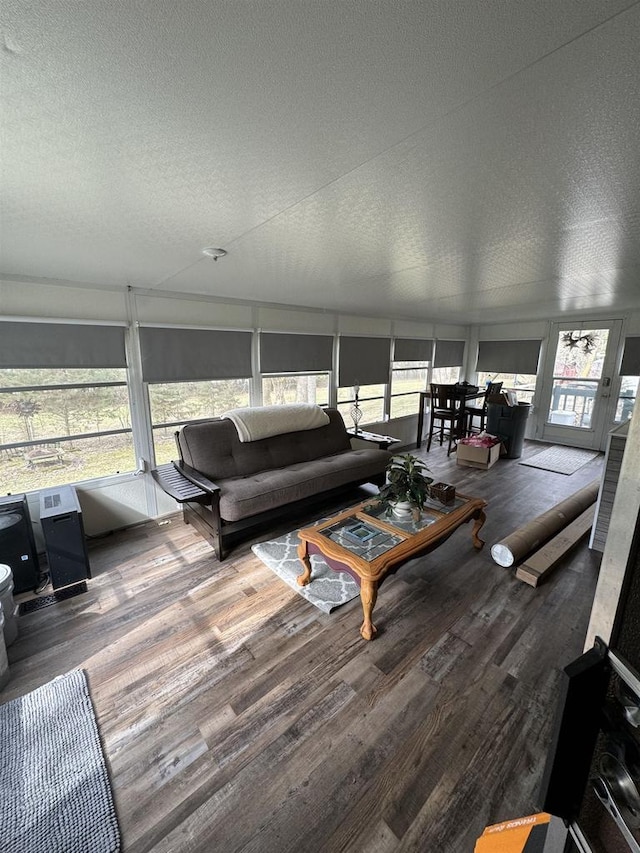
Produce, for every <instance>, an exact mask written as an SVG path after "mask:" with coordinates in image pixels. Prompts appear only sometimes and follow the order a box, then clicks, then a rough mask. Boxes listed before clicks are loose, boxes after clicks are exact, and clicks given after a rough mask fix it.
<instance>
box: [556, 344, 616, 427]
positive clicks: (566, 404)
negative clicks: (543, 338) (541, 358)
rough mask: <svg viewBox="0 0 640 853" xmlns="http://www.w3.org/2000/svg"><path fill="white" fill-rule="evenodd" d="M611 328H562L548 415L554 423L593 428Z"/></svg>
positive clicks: (557, 348)
mask: <svg viewBox="0 0 640 853" xmlns="http://www.w3.org/2000/svg"><path fill="white" fill-rule="evenodd" d="M608 340H609V330H608V329H588V330H584V329H579V330H570V331H569V330H568V331H560V332H559V333H558V341H557V344H556V353H555V359H554V364H553V390H552V392H551V402H550V404H549V412H548V415H547V419H548V422H549V423H551V424H561V425H562V426H570V427H577V428H579V429H590V428H591V416H592V412H593V406H594V402H595V398H596V393H597V390H598V385H599V384H600V379H601V377H602V369H603V366H604V358H605V353H606V350H607V342H608Z"/></svg>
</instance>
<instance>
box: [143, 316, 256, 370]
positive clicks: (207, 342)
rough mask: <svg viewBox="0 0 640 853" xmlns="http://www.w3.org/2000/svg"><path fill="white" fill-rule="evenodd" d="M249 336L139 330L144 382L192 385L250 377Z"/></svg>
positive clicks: (248, 333) (191, 331)
mask: <svg viewBox="0 0 640 853" xmlns="http://www.w3.org/2000/svg"><path fill="white" fill-rule="evenodd" d="M251 335H252V333H251V332H232V331H217V330H208V329H156V328H144V327H143V328H141V329H140V350H141V353H142V378H143V379H144V381H145V382H189V381H191V382H194V381H204V380H207V379H246V378H248V377H250V376H251Z"/></svg>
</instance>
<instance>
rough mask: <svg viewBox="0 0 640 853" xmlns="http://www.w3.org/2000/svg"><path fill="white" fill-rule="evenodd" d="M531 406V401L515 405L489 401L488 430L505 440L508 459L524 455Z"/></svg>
mask: <svg viewBox="0 0 640 853" xmlns="http://www.w3.org/2000/svg"><path fill="white" fill-rule="evenodd" d="M530 408H531V403H518V404H517V405H515V406H503V405H501V404H500V403H489V404H488V406H487V432H488V433H489V434H490V435H495V436H497V437H498V438H499V439H500V440H501V441H502V442H503V444H504V445H505V447H506V449H507V453H506V458H507V459H519V458H520V457H521V456H522V448H523V445H524V434H525V431H526V429H527V418H528V417H529V409H530Z"/></svg>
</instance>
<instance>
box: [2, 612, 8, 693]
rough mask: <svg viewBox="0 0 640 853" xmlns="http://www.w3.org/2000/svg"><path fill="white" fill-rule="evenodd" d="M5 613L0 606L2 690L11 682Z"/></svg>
mask: <svg viewBox="0 0 640 853" xmlns="http://www.w3.org/2000/svg"><path fill="white" fill-rule="evenodd" d="M3 628H4V613H3V612H2V604H0V690H2V688H3V687H4V686H5V684H6V683H7V681H9V660H8V658H7V649H6V647H5V644H4V631H3V630H2V629H3Z"/></svg>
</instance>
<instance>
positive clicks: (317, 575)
mask: <svg viewBox="0 0 640 853" xmlns="http://www.w3.org/2000/svg"><path fill="white" fill-rule="evenodd" d="M299 544H300V539H299V538H298V533H297V531H295V530H294V531H293V532H291V533H287V534H285V535H284V536H279V537H278V538H277V539H271V540H270V541H268V542H260V543H259V544H257V545H252V546H251V550H252V551H253V553H254V554H255V555H256V557H259V558H260V560H262V562H263V563H264V564H265V566H268V567H269V568H270V569H271V571H272V572H275V574H277V575H278V577H279V578H281V579H282V580H283V581H284V582H285V583H286V584H288V585H289V586H290V587H291V588H292V589H295V591H296V592H297V593H298V595H301V596H302V597H303V598H306V599H307V601H308V602H310V603H311V604H313V605H315V606H316V607H317V608H319V609H320V610H322V612H323V613H331V611H332V610H335V609H336V607H340V606H341V605H342V604H346V603H347V602H348V601H351V599H352V598H356V596H358V595H360V587H359V586H358V584H357V583H356V582H355V581H354V580H353V578H352V577H351V575H349V574H347V573H346V572H334V571H333V570H332V569H330V568H329V566H328V565H327V564H326V563H325V561H324V560H323V559H322V557H320V556H319V555H318V554H312V555H311V583H310V584H307V586H298V584H297V582H296V578H297V576H298V575H299V574H301V573H302V570H303V567H302V563H301V562H300V559H299V557H298V550H297V549H298V545H299Z"/></svg>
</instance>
